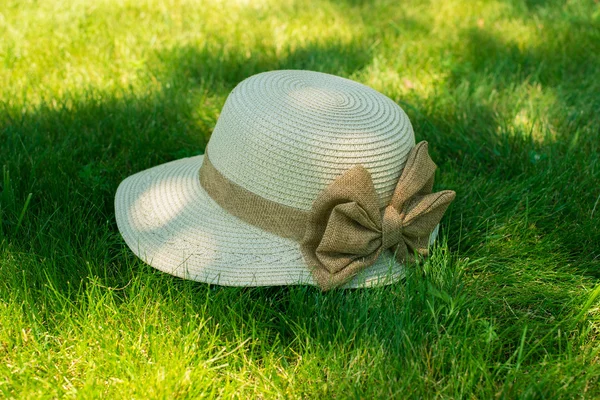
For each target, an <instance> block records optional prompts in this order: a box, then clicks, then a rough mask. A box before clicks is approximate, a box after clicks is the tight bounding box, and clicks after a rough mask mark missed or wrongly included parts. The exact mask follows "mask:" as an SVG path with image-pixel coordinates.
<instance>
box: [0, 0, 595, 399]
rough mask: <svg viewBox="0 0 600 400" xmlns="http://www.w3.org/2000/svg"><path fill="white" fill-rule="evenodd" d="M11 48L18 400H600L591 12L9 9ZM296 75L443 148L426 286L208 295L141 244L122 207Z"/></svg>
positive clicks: (547, 4)
mask: <svg viewBox="0 0 600 400" xmlns="http://www.w3.org/2000/svg"><path fill="white" fill-rule="evenodd" d="M0 38H1V40H0V82H2V84H1V86H0V164H1V165H3V166H4V169H3V176H2V181H1V183H0V185H1V186H0V188H1V189H0V190H1V193H0V397H7V398H39V397H41V398H55V397H81V398H92V397H99V396H106V397H109V396H110V397H119V398H148V397H149V398H173V397H175V398H197V397H216V396H224V397H238V398H250V397H258V398H369V397H372V398H386V397H396V398H399V397H420V398H422V397H425V398H597V397H599V396H600V386H599V385H600V382H599V381H598V376H599V374H600V358H599V351H600V341H599V334H600V308H599V304H598V296H599V295H600V285H599V279H600V233H599V232H600V229H599V228H600V224H599V221H600V204H599V201H600V156H599V154H600V130H599V129H600V128H599V127H600V116H599V115H600V114H599V113H598V110H599V109H600V79H599V78H600V6H599V4H598V3H597V2H596V1H591V0H590V1H585V0H581V1H576V0H573V1H564V0H553V1H540V0H512V1H508V0H507V1H502V0H495V1H493V0H490V1H457V0H445V1H437V0H430V1H403V2H398V1H396V0H394V1H373V2H370V1H364V2H363V1H358V0H347V1H342V0H339V1H326V0H312V1H292V0H286V1H276V0H253V1H249V0H247V1H243V0H238V1H225V0H222V1H216V0H215V1H208V0H207V1H191V0H190V1H188V0H162V1H161V0H145V1H137V0H121V1H118V0H102V1H94V2H91V1H84V0H72V1H67V0H62V1H28V0H4V1H3V2H2V7H1V8H0ZM283 68H292V69H310V70H316V71H324V72H328V73H333V74H336V75H341V76H345V77H349V78H351V79H354V80H357V81H360V82H363V83H365V84H367V85H369V86H371V87H373V88H375V89H377V90H379V91H381V92H382V93H384V94H386V95H387V96H389V97H390V98H392V99H393V100H394V101H396V102H398V103H399V104H400V105H401V106H402V107H403V108H404V110H405V111H406V112H407V113H408V115H409V117H410V118H411V120H412V122H413V126H414V129H415V133H416V136H417V140H422V139H427V140H428V141H429V142H430V144H431V151H432V157H433V159H434V160H436V162H437V164H438V165H439V167H440V171H439V174H438V176H437V185H438V187H440V188H442V187H443V188H448V189H454V190H456V192H457V200H456V201H455V202H454V204H453V205H452V206H451V208H450V209H449V211H448V213H447V215H446V217H445V219H444V224H443V230H444V234H443V237H444V240H443V242H442V243H441V244H440V246H438V247H437V248H436V249H435V251H434V254H433V256H432V257H431V258H430V259H429V261H428V262H427V263H425V264H424V265H422V266H420V267H418V268H415V269H414V270H412V272H411V273H410V274H409V276H408V277H407V278H406V280H405V281H403V282H399V283H397V284H394V285H392V286H390V287H386V288H379V289H373V290H348V291H333V292H330V293H325V294H323V293H320V292H319V291H318V290H317V289H315V288H308V287H284V288H226V287H218V286H208V285H206V284H201V283H195V282H188V281H183V280H180V279H177V278H174V277H171V276H169V275H166V274H163V273H160V272H158V271H155V270H153V269H152V268H150V267H148V266H146V265H145V264H143V263H142V262H140V261H139V260H137V259H136V258H135V257H134V256H133V255H132V254H131V252H130V251H129V250H128V249H127V248H126V246H125V245H124V243H123V241H122V239H121V237H120V235H119V234H118V230H117V228H116V224H115V220H114V209H113V198H114V193H115V190H116V188H117V186H118V184H119V182H120V181H121V180H122V179H124V178H125V177H127V176H128V175H130V174H132V173H135V172H137V171H139V170H142V169H145V168H148V167H151V166H154V165H157V164H160V163H163V162H166V161H170V160H173V159H177V158H181V157H185V156H190V155H195V154H200V153H202V152H203V148H204V146H205V144H206V143H207V141H208V138H209V137H210V133H211V130H212V127H213V126H214V124H215V122H216V120H217V118H218V115H219V110H220V108H221V106H222V105H223V103H224V101H225V99H226V96H227V94H228V92H229V91H230V90H231V89H233V87H234V86H235V85H236V84H237V83H238V82H239V81H241V80H243V79H244V78H246V77H248V76H250V75H252V74H255V73H258V72H261V71H267V70H272V69H283Z"/></svg>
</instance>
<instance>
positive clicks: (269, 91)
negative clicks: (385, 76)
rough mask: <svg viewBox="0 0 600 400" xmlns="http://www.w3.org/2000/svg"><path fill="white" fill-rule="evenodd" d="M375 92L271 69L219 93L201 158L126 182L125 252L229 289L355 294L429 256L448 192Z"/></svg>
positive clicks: (423, 147)
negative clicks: (295, 288)
mask: <svg viewBox="0 0 600 400" xmlns="http://www.w3.org/2000/svg"><path fill="white" fill-rule="evenodd" d="M435 168H436V167H435V164H434V163H433V161H431V159H430V158H429V155H428V154H427V143H426V142H421V143H419V144H418V145H415V139H414V134H413V130H412V126H411V124H410V121H409V120H408V117H407V116H406V114H405V113H404V111H403V110H402V109H401V108H400V107H399V106H398V105H397V104H396V103H394V102H393V101H392V100H390V99H389V98H387V97H386V96H384V95H382V94H381V93H379V92H377V91H375V90H373V89H371V88H369V87H367V86H364V85H362V84H360V83H357V82H353V81H351V80H348V79H344V78H340V77H337V76H333V75H328V74H324V73H319V72H311V71H289V70H285V71H272V72H265V73H261V74H258V75H254V76H252V77H250V78H248V79H246V80H244V81H243V82H241V83H240V84H239V85H238V86H237V87H236V88H235V89H234V90H233V91H232V92H231V94H230V95H229V97H228V98H227V101H226V102H225V105H224V106H223V110H222V112H221V115H220V117H219V120H218V122H217V124H216V126H215V129H214V132H213V133H212V136H211V138H210V141H209V143H208V145H207V150H206V154H204V155H201V156H196V157H190V158H184V159H181V160H176V161H172V162H169V163H166V164H163V165H159V166H157V167H154V168H150V169H148V170H145V171H142V172H139V173H137V174H135V175H132V176H130V177H128V178H127V179H125V180H124V181H123V182H122V183H121V185H120V186H119V188H118V190H117V194H116V198H115V213H116V220H117V224H118V227H119V230H120V232H121V234H122V235H123V238H124V239H125V242H126V243H127V245H128V246H129V247H130V248H131V250H132V251H133V252H134V253H135V254H136V255H137V256H138V257H140V258H141V259H142V260H144V261H145V262H146V263H148V264H150V265H151V266H153V267H155V268H157V269H159V270H161V271H164V272H167V273H169V274H173V275H176V276H179V277H182V278H186V279H192V280H196V281H201V282H208V283H214V284H219V285H226V286H271V285H296V284H309V285H318V286H319V287H321V288H322V289H323V290H327V289H330V288H334V287H364V286H373V285H381V284H387V283H391V282H394V281H396V280H398V279H399V278H401V277H402V276H403V275H404V265H405V264H407V262H409V261H411V260H412V259H413V257H414V256H415V255H417V254H421V255H427V253H428V247H429V245H431V243H432V242H433V240H434V239H435V237H436V235H437V227H438V223H439V221H440V219H441V217H442V215H443V213H444V212H445V210H446V208H447V206H448V205H449V203H450V202H451V201H452V200H453V199H454V192H452V191H442V192H438V193H431V190H432V186H433V175H434V172H435Z"/></svg>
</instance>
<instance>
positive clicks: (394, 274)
mask: <svg viewBox="0 0 600 400" xmlns="http://www.w3.org/2000/svg"><path fill="white" fill-rule="evenodd" d="M203 160H204V156H203V155H200V156H195V157H190V158H184V159H181V160H177V161H172V162H169V163H166V164H162V165H159V166H156V167H153V168H150V169H147V170H145V171H142V172H139V173H137V174H135V175H132V176H130V177H128V178H127V179H125V180H124V181H123V182H121V184H120V185H119V188H118V189H117V193H116V196H115V215H116V220H117V225H118V227H119V230H120V232H121V235H122V236H123V238H124V239H125V242H126V243H127V245H128V246H129V248H130V249H131V250H132V251H133V252H134V253H135V254H136V255H137V256H138V257H139V258H141V259H142V260H143V261H144V262H146V263H147V264H149V265H151V266H152V267H154V268H156V269H158V270H160V271H163V272H166V273H169V274H172V275H175V276H178V277H181V278H185V279H191V280H195V281H200V282H206V283H211V284H218V285H224V286H277V285H302V284H308V285H315V286H316V283H315V281H314V279H313V277H312V275H311V272H310V269H309V267H308V266H307V265H306V264H305V262H304V259H303V257H302V253H301V251H300V247H299V244H298V243H296V242H295V241H293V240H291V239H285V238H282V237H279V236H276V235H274V234H271V233H269V232H265V231H263V230H261V229H260V228H257V227H255V226H253V225H250V224H248V223H246V222H244V221H242V220H240V219H239V218H237V217H234V216H232V215H230V214H229V213H227V212H226V211H224V210H223V209H222V208H221V207H220V206H219V205H218V204H217V203H215V202H214V200H213V199H212V198H211V197H210V196H209V195H208V194H207V193H206V191H205V190H204V189H203V188H202V186H201V185H200V179H199V170H200V167H201V166H202V162H203ZM436 234H437V229H436V231H435V232H434V233H433V234H432V238H431V239H432V241H433V239H435V235H436ZM404 273H405V270H404V266H402V265H401V264H398V263H397V262H396V261H395V259H394V258H393V254H392V253H391V252H390V251H385V252H383V254H382V256H381V257H379V259H378V260H377V262H376V263H375V264H374V265H372V266H370V267H369V268H367V269H365V270H364V271H363V272H362V273H360V274H359V275H357V276H355V277H354V278H353V279H352V280H351V281H350V282H348V283H347V284H346V285H344V287H346V288H357V287H367V286H379V285H385V284H389V283H393V282H395V281H397V280H399V279H401V278H402V277H403V276H404Z"/></svg>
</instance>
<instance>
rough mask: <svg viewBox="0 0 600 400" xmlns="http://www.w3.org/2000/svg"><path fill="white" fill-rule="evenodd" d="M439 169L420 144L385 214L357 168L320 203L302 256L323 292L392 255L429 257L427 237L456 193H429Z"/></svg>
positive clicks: (311, 218)
mask: <svg viewBox="0 0 600 400" xmlns="http://www.w3.org/2000/svg"><path fill="white" fill-rule="evenodd" d="M435 169H436V165H435V163H434V162H433V160H431V158H430V157H429V154H428V152H427V142H421V143H419V144H417V145H416V146H415V147H414V148H413V149H412V150H411V152H410V153H409V156H408V160H407V162H406V165H405V167H404V170H403V171H402V175H401V176H400V179H399V180H398V184H397V185H396V188H395V190H394V194H393V196H392V200H391V201H390V204H389V205H387V206H386V207H385V208H384V210H383V212H381V211H380V209H379V197H378V195H377V192H376V191H375V187H374V185H373V181H372V179H371V175H370V174H369V172H368V171H367V170H366V168H364V167H363V166H362V165H357V166H355V167H353V168H351V169H350V170H348V171H346V172H345V173H344V174H343V175H342V176H340V177H339V178H337V179H336V180H335V181H334V182H332V183H331V184H330V185H329V186H328V187H326V188H325V189H324V190H323V192H321V194H320V195H319V196H318V197H317V199H316V200H315V202H314V203H313V206H312V209H311V211H310V215H309V219H308V224H307V228H306V232H305V235H304V239H303V240H302V243H301V249H302V253H303V255H304V258H305V260H306V261H307V263H308V264H309V265H310V266H312V268H313V275H314V277H315V280H316V281H317V283H318V284H319V286H321V288H322V289H323V290H327V289H330V288H333V287H336V286H340V285H342V284H344V283H346V282H347V281H349V280H350V279H351V278H352V277H353V276H355V275H356V274H357V273H358V272H360V271H361V270H363V269H365V268H366V267H368V266H370V265H372V264H374V263H375V261H376V260H377V258H378V257H379V255H380V254H381V252H382V251H383V250H386V249H392V250H394V251H395V253H396V259H397V260H398V262H400V263H402V262H406V261H407V260H409V259H410V257H411V256H412V254H414V253H418V254H421V255H427V254H428V246H429V236H430V235H431V233H432V232H433V230H434V229H435V227H436V226H437V224H438V223H439V221H440V220H441V218H442V216H443V215H444V212H445V211H446V209H447V207H448V205H449V204H450V202H452V200H454V197H455V193H454V192H453V191H451V190H444V191H441V192H437V193H431V191H432V188H433V178H434V174H435Z"/></svg>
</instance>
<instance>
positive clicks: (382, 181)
mask: <svg viewBox="0 0 600 400" xmlns="http://www.w3.org/2000/svg"><path fill="white" fill-rule="evenodd" d="M414 145H415V139H414V133H413V129H412V126H411V124H410V121H409V119H408V117H407V116H406V114H405V113H404V111H403V110H402V109H401V108H400V107H399V106H398V105H397V104H396V103H394V102H393V101H392V100H391V99H389V98H388V97H386V96H384V95H383V94H381V93H379V92H377V91H375V90H373V89H371V88H369V87H367V86H365V85H362V84H360V83H357V82H354V81H351V80H348V79H344V78H340V77H337V76H333V75H329V74H324V73H320V72H312V71H285V70H284V71H272V72H265V73H261V74H258V75H254V76H252V77H250V78H247V79H246V80H244V81H242V82H241V83H240V84H239V85H238V86H236V88H235V89H234V90H233V91H232V92H231V93H230V95H229V97H228V98H227V100H226V102H225V105H224V106H223V109H222V111H221V115H220V117H219V120H218V121H217V124H216V126H215V129H214V131H213V133H212V136H211V139H210V141H209V143H208V146H207V152H208V154H209V157H210V160H211V163H212V164H213V165H214V167H215V168H216V169H217V170H218V171H220V172H221V174H223V175H224V176H225V177H226V178H227V179H229V180H230V181H232V182H234V183H236V184H237V185H239V186H241V187H243V188H245V189H246V190H248V191H250V192H252V193H255V194H257V195H259V196H261V197H263V198H266V199H268V200H271V201H275V202H277V203H280V204H283V205H286V206H290V207H295V208H298V209H301V210H309V209H310V208H311V206H312V204H313V202H314V200H315V198H316V197H317V195H318V194H319V193H320V192H321V191H322V190H323V189H324V188H325V187H326V186H327V185H329V184H330V183H331V182H333V181H334V180H335V179H336V178H337V177H339V176H340V175H342V174H343V173H344V172H346V171H347V170H348V169H350V168H352V167H353V166H355V165H357V164H361V165H363V166H364V167H365V168H366V169H367V170H368V171H369V172H370V173H371V176H372V179H373V184H374V186H375V190H376V192H377V194H378V195H379V198H380V201H381V203H382V204H381V205H382V206H383V205H385V204H387V203H388V202H389V200H390V199H391V197H392V194H393V191H394V188H395V186H396V184H397V182H398V179H399V177H400V174H401V172H402V169H403V168H404V164H405V162H406V159H407V157H408V153H409V151H410V150H411V149H412V148H413V147H414Z"/></svg>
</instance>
